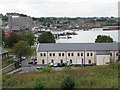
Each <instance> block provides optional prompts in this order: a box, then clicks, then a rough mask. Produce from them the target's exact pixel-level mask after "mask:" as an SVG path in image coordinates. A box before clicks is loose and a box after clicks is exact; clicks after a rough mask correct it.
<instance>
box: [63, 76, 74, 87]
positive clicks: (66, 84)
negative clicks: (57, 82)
mask: <svg viewBox="0 0 120 90" xmlns="http://www.w3.org/2000/svg"><path fill="white" fill-rule="evenodd" d="M74 87H75V81H74V80H73V78H72V77H71V76H68V77H66V78H65V80H64V81H63V82H62V85H61V88H63V89H67V88H70V89H73V88H74Z"/></svg>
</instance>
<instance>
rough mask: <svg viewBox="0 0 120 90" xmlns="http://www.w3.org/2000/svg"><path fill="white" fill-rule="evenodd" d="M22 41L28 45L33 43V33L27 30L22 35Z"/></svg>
mask: <svg viewBox="0 0 120 90" xmlns="http://www.w3.org/2000/svg"><path fill="white" fill-rule="evenodd" d="M22 38H23V40H24V41H26V42H27V43H28V44H29V45H30V46H32V45H34V43H35V36H34V34H33V33H31V32H28V33H25V34H23V35H22Z"/></svg>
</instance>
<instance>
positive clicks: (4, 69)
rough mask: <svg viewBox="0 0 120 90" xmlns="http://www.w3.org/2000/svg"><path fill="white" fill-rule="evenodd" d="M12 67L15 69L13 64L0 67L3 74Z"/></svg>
mask: <svg viewBox="0 0 120 90" xmlns="http://www.w3.org/2000/svg"><path fill="white" fill-rule="evenodd" d="M14 69H15V66H14V64H10V65H9V66H7V67H5V68H3V69H2V73H3V74H5V73H7V72H10V71H12V70H14Z"/></svg>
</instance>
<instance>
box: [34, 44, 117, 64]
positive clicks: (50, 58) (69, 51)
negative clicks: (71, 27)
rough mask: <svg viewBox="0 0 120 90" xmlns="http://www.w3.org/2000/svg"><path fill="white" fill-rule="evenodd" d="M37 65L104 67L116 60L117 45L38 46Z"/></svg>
mask: <svg viewBox="0 0 120 90" xmlns="http://www.w3.org/2000/svg"><path fill="white" fill-rule="evenodd" d="M36 54H37V63H38V64H41V65H44V64H45V65H48V64H49V63H66V62H70V63H72V64H81V65H82V64H85V65H89V64H96V65H105V64H108V63H109V62H110V60H113V61H117V60H118V43H50V44H39V45H38V46H37V50H36Z"/></svg>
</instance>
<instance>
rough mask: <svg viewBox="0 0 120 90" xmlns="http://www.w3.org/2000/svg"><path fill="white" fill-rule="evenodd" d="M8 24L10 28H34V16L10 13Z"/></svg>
mask: <svg viewBox="0 0 120 90" xmlns="http://www.w3.org/2000/svg"><path fill="white" fill-rule="evenodd" d="M7 16H8V25H9V30H12V31H14V30H21V31H22V30H32V26H33V25H32V22H33V21H32V18H31V17H20V16H19V15H16V14H12V15H11V14H8V15H7Z"/></svg>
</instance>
